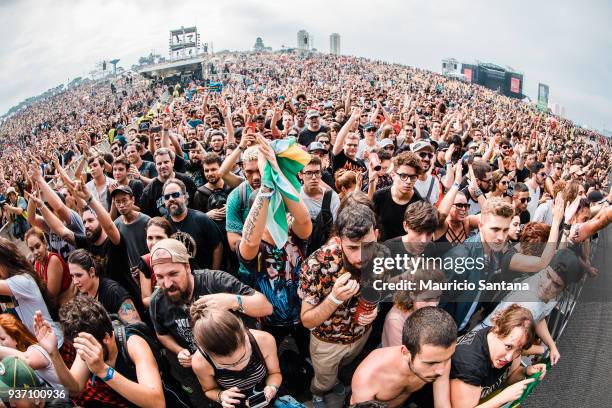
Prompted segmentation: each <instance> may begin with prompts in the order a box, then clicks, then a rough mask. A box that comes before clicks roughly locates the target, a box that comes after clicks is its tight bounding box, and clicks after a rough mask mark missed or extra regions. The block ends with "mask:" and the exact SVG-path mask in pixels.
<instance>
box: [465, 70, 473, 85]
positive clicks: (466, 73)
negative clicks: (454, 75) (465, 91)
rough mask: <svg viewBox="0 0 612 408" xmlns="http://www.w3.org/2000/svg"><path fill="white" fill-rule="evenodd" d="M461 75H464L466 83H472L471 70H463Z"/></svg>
mask: <svg viewBox="0 0 612 408" xmlns="http://www.w3.org/2000/svg"><path fill="white" fill-rule="evenodd" d="M463 75H465V78H466V79H467V81H468V82H472V69H471V68H464V69H463Z"/></svg>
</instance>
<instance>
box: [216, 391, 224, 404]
mask: <svg viewBox="0 0 612 408" xmlns="http://www.w3.org/2000/svg"><path fill="white" fill-rule="evenodd" d="M221 393H223V390H219V391H217V402H218V403H219V404H220V403H221Z"/></svg>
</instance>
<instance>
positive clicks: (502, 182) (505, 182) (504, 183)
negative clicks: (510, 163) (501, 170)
mask: <svg viewBox="0 0 612 408" xmlns="http://www.w3.org/2000/svg"><path fill="white" fill-rule="evenodd" d="M499 184H503V185H504V186H505V185H506V184H508V182H507V181H506V180H502V181H500V182H499Z"/></svg>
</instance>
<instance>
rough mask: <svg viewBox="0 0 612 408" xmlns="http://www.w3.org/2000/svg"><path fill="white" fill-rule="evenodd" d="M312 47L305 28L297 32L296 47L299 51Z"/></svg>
mask: <svg viewBox="0 0 612 408" xmlns="http://www.w3.org/2000/svg"><path fill="white" fill-rule="evenodd" d="M311 47H312V43H311V38H310V34H309V33H308V31H306V30H300V31H298V33H297V49H298V50H300V51H309V50H310V48H311Z"/></svg>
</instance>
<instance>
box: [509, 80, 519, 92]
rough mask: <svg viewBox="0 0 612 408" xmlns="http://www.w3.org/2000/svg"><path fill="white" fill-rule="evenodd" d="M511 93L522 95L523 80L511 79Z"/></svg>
mask: <svg viewBox="0 0 612 408" xmlns="http://www.w3.org/2000/svg"><path fill="white" fill-rule="evenodd" d="M510 92H512V93H520V92H521V80H520V79H518V78H510Z"/></svg>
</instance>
